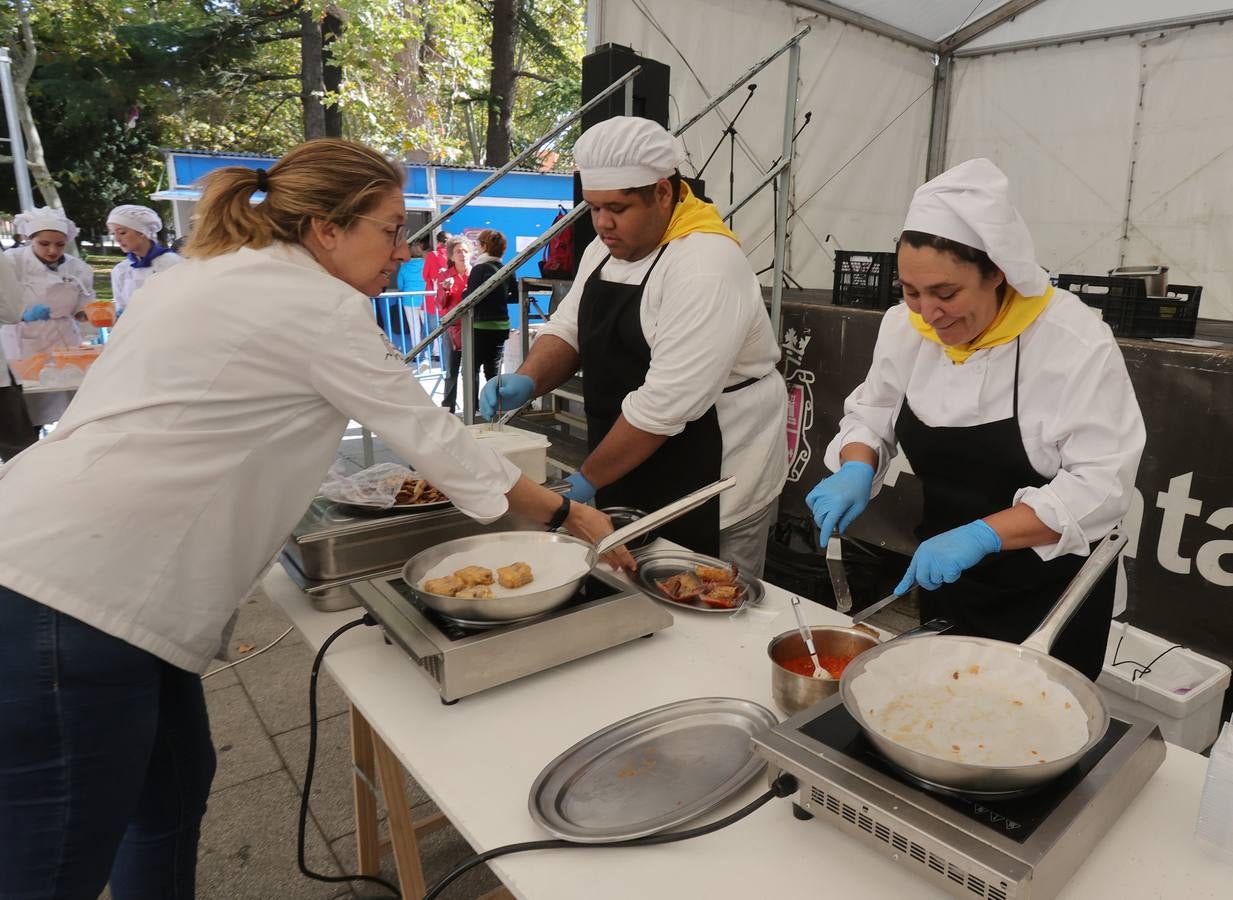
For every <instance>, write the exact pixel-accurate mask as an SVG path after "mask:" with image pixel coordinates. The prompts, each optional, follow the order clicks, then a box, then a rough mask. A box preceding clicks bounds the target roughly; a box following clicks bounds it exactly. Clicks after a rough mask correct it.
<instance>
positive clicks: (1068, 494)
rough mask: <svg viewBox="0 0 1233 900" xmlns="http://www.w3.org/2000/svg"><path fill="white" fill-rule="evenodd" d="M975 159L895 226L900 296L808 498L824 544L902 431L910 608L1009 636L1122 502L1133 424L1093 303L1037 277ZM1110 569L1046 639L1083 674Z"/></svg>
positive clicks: (1039, 614)
mask: <svg viewBox="0 0 1233 900" xmlns="http://www.w3.org/2000/svg"><path fill="white" fill-rule="evenodd" d="M1009 192H1010V186H1009V184H1008V183H1007V180H1006V176H1005V175H1003V174H1002V172H1001V171H1000V170H999V169H998V168H997V167H996V166H995V165H994V164H993V163H991V162H990V161H989V160H987V159H973V160H968V161H967V162H964V163H961V164H959V165H957V166H955V167H954V168H953V169H950V170H949V171H947V172H944V173H943V174H941V175H939V176H938V177H937V178H934V179H933V180H932V181H929V182H928V183H926V184H924V185H922V186H921V187H920V188H918V189H917V191H916V194H915V196H914V197H913V198H912V204H911V206H910V208H909V209H908V214H907V220H906V221H905V222H904V226H903V228H904V230H903V233H902V235H901V236H900V239H899V278H900V281H901V282H902V283H903V298H904V302H903V303H901V304H899V305H898V306H895V307H894V308H892V309H890V310H888V311H887V313H886V316H885V318H884V319H883V320H882V327H881V329H880V330H879V331H878V342H877V345H876V346H875V347H874V351H873V362H872V364H871V365H870V367H869V374H868V375H867V376H866V378H865V381H864V383H863V384H861V385H860V386H859V387H857V389H856V390H855V391H853V392H852V394H851V395H850V396H849V397H848V399H847V401H846V402H845V403H844V417H843V419H842V420H841V421H840V423H839V434H838V435H836V437H835V439H834V440H832V441H831V443H830V446H829V447H828V448H827V450H826V464H827V466H829V467H830V468H831V470H832V471H834V472H835V474H834V475H832V476H830V477H829V478H826V479H825V480H823V481H822V482H821V483H819V484H818V485H817V486H816V487H815V488H814V489H813V490H812V491H811V492H810V493H809V496H808V498H807V502H808V503H809V505H810V508H811V509H812V511H813V514H814V518H815V520H816V521H817V523H818V527H819V529H820V531H821V540H822V545H823V546H825V545H826V541H827V538H829V537H830V535H831V533H832V531H833V530H834V529H835V528H836V527H838V529H839V530H840V531H843V530H844V528H846V527H847V525H848V523H849V522H851V521H852V520H853V519H854V518H856V517H857V516H858V515H860V513H861V512H862V511H863V510H864V509H865V506H866V504H867V503H868V502H869V499H870V496H871V493H873V491H874V486H875V485H877V484H879V483H880V479H881V477H882V475H883V473H885V472H886V468H887V465H888V463H889V462H890V460H891V458H892V457H893V456H894V455H895V453H896V452H897V451H898V448H900V447H902V449H903V452H904V454H905V455H906V456H907V459H908V462H909V463H911V465H912V471H913V472H915V473H916V476H917V477H918V478H919V479H920V481H921V487H922V491H923V495H924V514H923V519H922V521H921V522H920V524H919V525H918V526H917V536H918V537H919V538H920V540H921V544H920V546H919V547H918V548H917V550H916V552H915V554H914V555H913V557H912V562H911V564H910V566H909V568H908V571H907V573H906V574H905V575H904V577H903V579H902V580H901V581H900V583H899V585H898V586H897V587H896V589H895V591H896V593H903V592H905V591H907V590H909V589H910V588H912V587H913V586H915V585H919V586H920V587H922V588H924V589H925V593H924V594H922V595H921V614H922V618H925V619H930V618H935V617H942V618H945V619H947V620H949V621H951V622H953V623H955V624H956V626H957V631H956V633H961V634H973V635H978V636H981V637H988V638H994V639H997V640H1003V641H1010V642H1012V643H1016V644H1017V643H1019V642H1020V641H1022V640H1024V639H1025V638H1026V637H1027V636H1028V634H1030V633H1031V632H1032V631H1033V630H1034V629H1035V628H1036V626H1037V625H1038V624H1039V623H1040V621H1041V620H1042V619H1043V618H1044V616H1045V614H1046V613H1047V612H1048V611H1049V609H1050V608H1051V607H1052V606H1053V604H1054V602H1056V600H1057V598H1058V595H1059V594H1061V592H1062V590H1063V589H1064V588H1065V587H1066V585H1067V584H1068V583H1069V582H1070V580H1071V578H1073V577H1074V575H1075V573H1076V572H1077V571H1078V569H1079V567H1080V566H1081V565H1082V563H1083V557H1085V556H1087V555H1088V553H1089V551H1090V548H1091V547H1092V546H1094V544H1095V543H1096V542H1097V541H1099V540H1100V539H1101V538H1103V537H1104V536H1105V535H1107V534H1108V533H1109V532H1110V531H1111V530H1112V529H1113V527H1114V526H1115V525H1117V523H1118V522H1119V521H1120V520H1121V518H1122V516H1124V515H1125V514H1126V511H1127V510H1128V509H1129V508H1130V503H1131V500H1132V499H1133V496H1134V483H1135V474H1136V472H1137V471H1138V468H1139V458H1140V457H1141V456H1142V454H1143V445H1144V441H1145V438H1146V432H1145V430H1144V427H1143V416H1142V414H1141V413H1140V411H1139V404H1138V401H1137V400H1136V399H1135V393H1134V388H1133V387H1132V386H1131V383H1130V377H1129V376H1128V375H1127V373H1126V363H1125V361H1124V360H1123V359H1122V352H1121V349H1120V348H1119V347H1118V345H1117V341H1115V340H1114V338H1113V334H1112V332H1111V331H1110V330H1109V326H1107V325H1106V324H1105V323H1104V322H1103V321H1101V318H1100V314H1099V313H1098V312H1096V311H1095V310H1093V309H1091V308H1089V307H1087V306H1085V305H1084V304H1083V302H1082V301H1080V300H1079V298H1078V297H1076V296H1075V295H1074V294H1070V293H1067V292H1066V291H1062V290H1058V289H1056V288H1054V287H1051V286H1050V284H1049V279H1048V278H1047V277H1046V275H1045V272H1044V270H1043V269H1041V267H1040V266H1039V265H1038V264H1037V262H1036V252H1035V247H1034V246H1033V243H1032V236H1031V234H1029V232H1028V229H1027V226H1026V225H1025V224H1024V222H1023V219H1022V218H1021V217H1020V216H1019V213H1018V212H1017V211H1016V210H1015V208H1014V206H1012V205H1011V202H1010V197H1009ZM1115 575H1116V572H1115V571H1114V570H1113V569H1110V570H1109V572H1108V573H1107V574H1106V575H1105V577H1103V578H1102V579H1101V580H1100V581H1099V582H1098V583H1097V585H1096V587H1095V588H1094V589H1093V590H1092V592H1091V594H1089V596H1088V598H1087V600H1086V601H1085V602H1084V604H1083V606H1082V607H1081V608H1080V610H1079V611H1078V612H1077V613H1076V614H1075V617H1074V618H1073V619H1072V620H1071V622H1070V624H1069V625H1068V626H1067V627H1066V628H1065V629H1063V631H1062V633H1061V635H1060V636H1059V638H1058V641H1057V643H1056V644H1055V645H1054V648H1053V651H1052V653H1053V655H1054V656H1056V657H1058V658H1059V659H1061V660H1063V661H1064V662H1067V663H1069V664H1071V665H1072V666H1074V667H1075V668H1077V669H1079V670H1080V671H1081V672H1083V673H1084V674H1085V675H1087V676H1088V677H1089V678H1092V679H1095V678H1096V676H1097V675H1098V674H1099V673H1100V669H1101V665H1102V663H1103V661H1104V655H1105V642H1106V637H1107V635H1108V633H1109V620H1110V618H1111V616H1112V613H1113V601H1114V582H1115V580H1116V579H1115Z"/></svg>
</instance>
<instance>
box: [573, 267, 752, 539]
mask: <svg viewBox="0 0 1233 900" xmlns="http://www.w3.org/2000/svg"><path fill="white" fill-rule="evenodd" d="M667 248H668V245H667V244H665V245H664V246H663V247H661V248H660V249H659V253H658V254H656V256H655V259H654V261H653V262H652V263H651V266H650V268H649V269H647V271H646V275H644V276H643V277H642V282H641V283H639V284H619V283H617V282H614V281H604V280H603V278H601V277H600V275H601V273H602V272H603V268H604V264H605V263H607V262H608V260H609V259H610V258H611V257H610V256H608V257H604V260H603V262H601V263H600V264H599V265H598V266H596V267H595V271H594V272H592V273H591V276H590V277H589V278H587V281H586V284H585V285H584V286H583V289H582V297H581V300H580V301H579V304H578V355H579V357H580V358H581V361H582V370H583V382H582V384H583V387H582V399H583V406H584V407H585V409H586V417H587V443H588V444H589V445H590V449H591V450H592V451H594V450H595V448H596V447H598V446H599V444H600V442H601V441H602V440H603V439H604V437H605V436H606V435H607V434H608V432H609V430H611V428H612V426H613V425H614V424H615V423H616V420H617V417H618V416H620V415H621V401H623V400H624V399H625V396H626V395H627V394H629V393H632V392H633V391H636V390H637V389H638V388H640V387H641V386H642V384H643V382H644V381H646V374H647V371H648V370H649V369H650V367H651V348H650V346H649V345H648V344H647V342H646V337H645V336H644V335H643V333H642V320H641V317H640V314H639V311H640V309H641V307H642V294H643V292H644V291H645V290H646V283H647V279H649V278H650V277H651V272H652V271H653V270H654V269H655V266H656V265H657V264H658V263H659V259H660V257H662V256H663V255H664V250H666V249H667ZM756 380H757V379H749V380H747V381H743V382H741V383H740V384H734V385H732V386H731V387H727V388H724V393H731V392H733V391H737V390H740V389H741V388H743V387H747V386H749V385H750V384H753V383H754V382H755V381H756ZM723 455H724V444H723V434H722V433H721V432H720V430H719V416H718V414H717V413H716V412H715V407H714V406H711V408H710V409H708V410H707V411H706V412H705V413H704V414H703V415H702V416H701V417H700V418H697V419H695V420H694V421H692V422H689V423H687V424H686V426H685V429H684V430H683V431H681V432H680V433H679V434H676V435H673V436H672V437H670V438H668V439H667V440H666V441H664V443H663V444H662V445H660V447H659V449H658V450H656V451H655V452H654V453H652V454H651V455H650V456H649V457H648V458H647V459H646V461H644V462H643V463H642V465H640V466H638V467H637V468H635V469H632V470H630V471H629V472H628V473H626V474H625V475H624V476H622V477H621V478H619V479H617V480H616V481H614V482H613V483H612V484H610V485H607V486H606V487H602V488H600V489H599V490H598V491H597V492H596V495H595V497H596V501H597V503H598V505H599V506H600V507H608V506H632V507H634V508H635V509H640V510H643V511H644V512H650V511H651V510H654V509H658V508H659V507H661V506H664V505H665V504H667V503H671V502H672V501H673V500H679V499H680V498H681V497H684V496H685V495H686V494H688V493H691V492H692V491H695V490H697V489H698V488H701V487H706V486H707V485H708V484H710V483H711V482H713V481H716V480H718V479H719V477H720V469H721V466H722V463H723ZM658 533H659V535H660V536H661V537H665V538H667V539H668V540H670V541H676V542H677V543H678V544H681V545H683V546H685V547H688V548H689V549H690V550H693V551H695V552H697V553H705V554H707V555H708V556H718V555H719V498H718V497H716V498H714V499H712V500H709V501H708V502H706V503H704V504H703V505H702V506H700V507H698V508H697V509H695V510H692V511H691V512H688V513H686V514H685V515H683V516H681V517H680V518H679V519H676V520H675V521H673V522H669V523H668V524H667V525H665V526H663V528H661V529H660V530H659V532H658Z"/></svg>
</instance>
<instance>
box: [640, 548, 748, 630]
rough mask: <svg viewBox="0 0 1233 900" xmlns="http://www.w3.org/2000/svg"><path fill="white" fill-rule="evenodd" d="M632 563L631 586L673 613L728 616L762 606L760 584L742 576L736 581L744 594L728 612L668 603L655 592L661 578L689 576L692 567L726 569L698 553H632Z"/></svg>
mask: <svg viewBox="0 0 1233 900" xmlns="http://www.w3.org/2000/svg"><path fill="white" fill-rule="evenodd" d="M634 559H636V560H637V561H638V571H637V572H635V573H634V583H635V584H637V585H638V588H639V590H641V591H642V592H643V593H644V594H646V595H647V596H648V597H652V598H654V599H656V600H658V601H660V602H661V603H666V604H668V605H669V606H671V607H673V608H674V609H692V610H695V611H697V612H704V613H720V614H731V613H734V612H736V611H737V610H738V609H741V608H742V607H743V606H745V605H747V604H748V605H750V606H757V605H758V604H760V603H761V602H762V598H763V595H764V594H765V590H764V589H763V587H762V582H761V581H759V580H758V579H757V578H746V577H745V576H744V575H741V574H739V573H738V574H737V576H736V580H737V583H738V584H740V585H741V586H742V587H743V588H745V590H744V591H743V592H742V593H741V601H740V602H739V603H738V604H737V605H736V606H734V607H732V608H731V609H725V608H723V607H714V606H707V605H706V604H705V603H703V602H702V601H701V600H697V599H694V600H672V599H670V598H669V597H667V596H665V595H664V592H663V591H661V590H660V589H659V585H657V584H656V583H655V582H656V581H663V580H664V579H665V578H671V577H672V576H673V575H676V574H678V573H680V572H692V571H693V570H694V566H722V567H724V568H730V565H729V564H728V563H726V562H724V561H723V560H720V559H715V558H714V557H713V556H705V555H703V554H701V553H694V552H693V551H692V550H684V549H681V550H648V551H646V552H643V553H635V554H634Z"/></svg>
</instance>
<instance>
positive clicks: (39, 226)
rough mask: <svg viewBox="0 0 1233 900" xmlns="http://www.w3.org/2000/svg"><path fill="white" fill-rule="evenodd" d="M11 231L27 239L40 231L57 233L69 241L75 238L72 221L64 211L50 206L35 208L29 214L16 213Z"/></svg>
mask: <svg viewBox="0 0 1233 900" xmlns="http://www.w3.org/2000/svg"><path fill="white" fill-rule="evenodd" d="M13 230H14V231H15V232H17V233H18V234H20V235H24V236H25V237H28V238H29V237H33V236H34V235H36V234H38V233H39V232H40V231H58V232H60V233H61V234H63V235H64V236H65V237H66V238H68V239H69V240H70V241H71V240H72V239H73V238H75V237H77V226H76V225H74V224H73V220H72V219H70V218H69V217H68V216H66V215H65V214H64V210H62V209H53V208H52V207H50V206H37V207H35V208H34V209H32V210H30V211H29V212H24V213H18V214H17V215H15V216H14V217H13Z"/></svg>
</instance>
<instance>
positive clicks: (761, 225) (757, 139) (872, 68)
mask: <svg viewBox="0 0 1233 900" xmlns="http://www.w3.org/2000/svg"><path fill="white" fill-rule="evenodd" d="M591 4H592V7H591V17H590V21H591V22H592V23H594V24H593V28H594V32H593V33H592V35H591V36H590V42H591V43H592V45H596V44H602V43H607V42H612V43H618V44H625V45H627V46H631V47H633V48H634V49H635V50H637V51H638V52H639V53H642V54H643V55H645V56H648V57H650V58H652V59H656V60H659V61H661V62H664V63H667V64H668V65H670V66H671V67H672V83H671V93H672V104H671V105H670V110H671V114H672V124H673V126H675V125H677V124H679V123H680V122H681V121H684V119H686V118H688V117H689V116H691V115H693V113H694V112H695V111H696V110H698V109H699V108H701V107H702V106H703V105H704V104H705V103H706V102H707V100H708V99H709V97H711V96H714V95H715V94H716V93H718V92H719V91H721V90H722V89H723V88H725V87H727V85H728V84H730V83H731V81H732V79H734V78H735V77H736V76H737V75H738V74H739V73H740V72H742V71H743V70H744V69H746V68H747V67H748V66H750V65H752V64H753V63H754V62H756V61H757V60H758V59H760V58H761V57H762V56H764V55H766V54H767V53H770V52H771V51H773V50H775V49H776V48H777V47H779V46H781V45H782V44H783V43H784V42H785V41H787V40H788V39H789V38H790V37H791V36H792V35H793V34H795V33H796V32H797V31H798V30H799V29H800V28H801V27H802V26H803V25H804V24H806V23H808V24H810V25H812V27H813V30H812V32H811V33H810V34H809V35H808V37H806V38H805V40H804V42H803V44H802V53H801V70H800V80H799V90H800V100H799V103H798V112H797V123H798V127H799V125H800V123H801V122H803V121H804V114H805V112H806V111H807V110H812V111H813V120H812V122H811V123H810V125H809V126H808V127H807V128H806V129H805V130H804V132H803V133H802V134H801V137H800V140H799V141H798V143H797V158H796V164H795V165H794V166H793V173H794V189H793V200H794V202H795V203H796V204H797V209H798V215H797V217H796V219H794V220H793V221H792V222H791V223H790V225H789V231H790V234H791V242H790V244H789V251H788V257H787V263H788V264H787V269H788V272H789V273H790V274H791V275H792V276H793V277H794V278H795V279H796V280H797V281H799V282H800V283H801V284H802V285H804V286H805V287H815V288H816V287H823V288H829V287H830V285H831V281H832V272H833V261H832V260H833V254H832V252H831V251H832V249H833V247H832V245H826V246H825V247H824V246H823V243H824V241H825V239H826V235H827V234H833V235H834V236H835V239H836V240H837V241H838V243H839V244H840V245H841V246H842V247H843V248H844V249H860V250H874V249H884V250H889V249H891V246H892V242H893V239H894V235H895V234H896V233H897V232H898V229H899V228H900V226H901V225H902V223H903V214H904V211H905V210H906V209H907V205H908V201H909V200H910V199H911V196H912V191H913V189H914V188H915V187H916V185H917V184H919V183H920V181H921V180H923V177H924V172H925V155H926V150H927V145H928V139H929V115H930V98H931V96H932V91H931V85H932V81H933V62H932V59H931V57H930V56H929V54H927V53H924V52H922V51H921V50H918V49H914V48H912V47H909V46H907V45H905V44H901V43H899V42H896V41H891V40H888V39H886V38H882V37H878V36H876V35H873V34H870V33H868V32H865V31H861V30H860V29H857V28H854V27H851V26H848V25H844V24H843V23H840V22H836V21H833V20H829V19H826V18H824V17H821V16H816V15H813V14H810V13H808V12H807V11H805V10H802V9H800V8H798V7H792V6H790V5H788V4H785V3H782V2H770V3H754V2H749V0H636V2H635V0H591ZM648 16H649V18H648ZM651 19H653V20H654V23H652V21H651ZM656 24H658V26H659V28H662V30H663V32H665V33H666V35H667V37H665V36H664V34H661V33H660V31H659V29H657V28H656ZM669 39H671V44H670V43H669ZM673 45H675V49H674V46H673ZM678 50H679V53H678ZM682 57H684V59H685V60H687V61H688V66H687V65H686V63H685V62H683V61H682ZM786 59H787V57H786V54H785V55H784V56H783V57H781V58H780V59H778V60H776V62H775V63H773V64H772V65H771V66H770V67H768V68H767V69H766V70H764V71H763V72H761V73H759V74H758V75H757V76H756V77H755V78H754V79H753V80H754V81H755V82H756V83H757V84H758V90H757V93H756V94H755V97H754V100H753V102H751V103H750V104H749V106H748V107H747V108H746V110H745V112H744V113H743V114H742V115H741V118H740V120H739V121H738V122H737V130H738V132H739V134H740V139H739V140H738V147H737V152H736V166H735V173H736V196H737V198H738V199H739V198H740V197H741V196H742V195H743V194H744V193H745V192H746V191H748V190H750V189H751V188H752V187H753V185H754V184H756V183H757V181H758V180H759V179H760V178H761V173H762V172H765V171H766V170H767V169H768V168H770V166H771V164H772V163H773V162H774V161H775V159H776V158H777V157H778V156H779V154H780V150H781V145H782V140H783V115H784V100H785V93H784V92H785V89H786V86H787V85H786V79H787V62H786ZM689 67H692V69H693V71H694V73H696V75H697V77H695V75H694V74H693V73H691V72H690V68H689ZM699 81H701V82H702V85H705V92H704V90H703V87H702V86H700V85H699ZM744 96H745V92H744V91H743V90H740V91H737V93H736V94H734V95H733V96H732V97H731V98H729V99H728V100H727V101H725V102H724V103H723V104H721V105H720V107H719V111H720V112H722V113H723V114H724V118H722V119H721V118H720V117H719V116H718V115H716V114H715V113H711V114H710V115H708V116H707V117H706V118H704V119H703V120H702V121H701V122H699V123H698V124H697V125H695V126H694V127H693V128H691V129H690V131H689V132H687V133H686V135H685V144H686V147H687V148H688V150H689V156H690V159H689V160H688V161H687V162H686V165H685V167H684V169H683V171H684V172H685V174H687V175H688V174H692V173H693V172H694V171H695V170H696V167H698V166H701V165H702V164H703V162H705V160H706V157H707V154H709V153H710V151H711V148H713V147H714V146H715V144H716V142H717V141H718V140H719V138H720V136H721V134H722V133H723V130H724V128H725V127H726V124H727V121H728V119H729V117H731V116H732V115H733V114H734V113H735V112H736V110H737V109H738V108H739V106H740V104H741V101H742V100H743V99H744ZM883 129H885V131H883ZM879 132H882V133H881V134H880V136H879ZM871 140H872V143H871V144H870V145H869V147H868V148H867V149H865V150H864V151H863V152H862V148H863V147H864V146H865V145H866V144H867V143H869V142H870V141H871ZM853 157H855V159H853ZM849 161H851V162H850V163H849ZM845 164H847V166H846V168H844V166H845ZM728 168H729V167H728V151H727V147H726V145H725V146H724V147H723V148H722V149H721V150H720V151H719V154H718V155H717V156H716V158H715V159H714V161H712V162H711V164H710V166H709V167H708V168H707V170H706V175H705V178H706V182H707V192H708V193H709V194H710V195H711V197H712V198H713V199H714V200H715V201H716V203H717V204H718V205H719V207H720V208H721V209H722V208H724V207H726V206H727V205H728V204H727V199H728ZM841 169H842V172H841V173H840V174H838V175H836V173H837V172H840V170H841ZM832 179H833V180H832ZM828 181H829V184H827V182H828ZM823 184H826V187H825V188H822V185H823ZM820 188H821V190H819V189H820ZM773 212H774V211H773V207H772V194H771V190H770V188H769V187H768V188H767V189H766V190H765V191H764V193H763V194H762V195H760V196H759V197H758V198H757V199H756V200H755V201H753V202H752V203H750V204H749V206H747V207H745V208H744V209H743V210H742V211H741V212H740V213H738V214H737V216H736V228H735V230H736V232H737V233H738V235H739V236H740V237H741V241H742V245H743V246H744V248H745V252H746V253H747V254H748V255H749V258H750V261H751V262H752V263H753V266H754V268H755V269H761V268H763V267H764V266H768V265H770V263H771V261H772V254H773V249H774V242H773V240H772V233H773V227H774V216H773ZM769 281H770V275H769V273H768V274H766V275H764V276H763V283H769Z"/></svg>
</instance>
